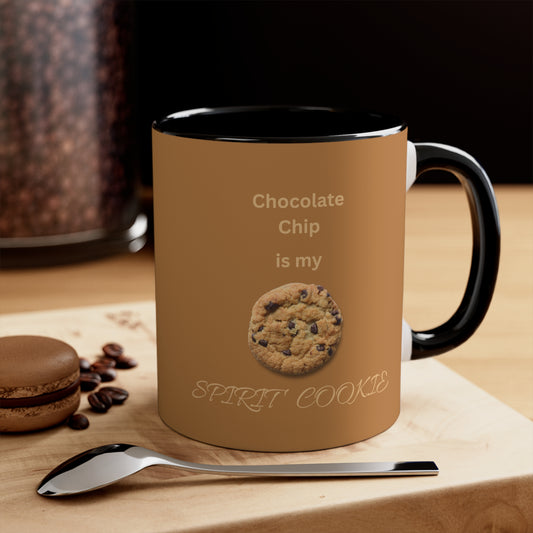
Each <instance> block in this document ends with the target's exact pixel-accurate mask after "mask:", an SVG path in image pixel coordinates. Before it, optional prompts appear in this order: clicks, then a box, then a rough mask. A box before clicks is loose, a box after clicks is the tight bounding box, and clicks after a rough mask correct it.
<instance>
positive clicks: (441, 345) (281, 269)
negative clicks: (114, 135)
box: [153, 106, 500, 451]
mask: <svg viewBox="0 0 533 533" xmlns="http://www.w3.org/2000/svg"><path fill="white" fill-rule="evenodd" d="M153 156H154V158H153V161H154V226H155V268H156V310H157V350H158V354H157V357H158V400H159V413H160V416H161V418H162V420H163V421H164V422H165V423H166V424H167V425H168V426H169V427H170V428H172V429H174V430H175V431H177V432H179V433H181V434H184V435H186V436H188V437H191V438H193V439H196V440H200V441H203V442H207V443H211V444H215V445H219V446H225V447H230V448H238V449H246V450H257V451H304V450H315V449H322V448H330V447H335V446H341V445H345V444H349V443H353V442H357V441H361V440H364V439H367V438H369V437H372V436H373V435H376V434H378V433H380V432H382V431H384V430H385V429H387V428H388V427H390V426H391V425H392V424H393V423H394V421H395V420H396V418H397V417H398V414H399V410H400V366H401V360H402V358H403V359H410V358H420V357H426V356H431V355H437V354H440V353H442V352H445V351H447V350H450V349H452V348H454V347H455V346H458V345H459V344H461V343H462V342H464V341H465V340H466V339H467V338H468V337H470V336H471V335H472V333H473V332H474V331H475V329H476V328H477V327H478V325H479V324H480V322H481V321H482V319H483V317H484V315H485V313H486V311H487V308H488V306H489V303H490V300H491V297H492V294H493V290H494V285H495V281H496V276H497V270H498V263H499V246H500V233H499V221H498V212H497V207H496V202H495V197H494V193H493V190H492V187H491V184H490V181H489V179H488V177H487V175H486V173H485V172H484V170H483V169H482V168H481V166H480V165H479V164H478V163H477V162H476V161H475V160H474V159H473V158H472V157H471V156H469V155H468V154H466V153H465V152H462V151H461V150H458V149H456V148H453V147H450V146H444V145H440V144H430V143H415V144H413V143H411V142H409V141H408V140H407V126H406V124H405V123H404V122H402V121H401V120H398V119H396V118H394V117H389V116H382V115H377V114H371V113H360V112H356V111H350V110H345V109H333V108H322V107H284V106H281V107H278V106H274V107H272V106H266V107H265V106H259V107H257V106H252V107H250V106H248V107H225V108H213V109H207V108H203V109H194V110H190V111H182V112H179V113H175V114H173V115H170V116H168V117H166V118H163V119H162V120H159V121H157V122H155V123H154V125H153ZM428 169H442V170H446V171H449V172H451V173H452V174H454V175H455V176H456V177H457V178H458V179H459V180H460V181H461V183H462V184H463V186H464V189H465V191H466V193H467V196H468V199H469V205H470V211H471V215H472V222H473V253H472V262H471V270H470V276H469V280H468V284H467V287H466V290H465V294H464V297H463V300H462V302H461V303H460V305H459V307H458V309H457V311H456V312H455V313H454V314H453V316H452V317H451V318H450V319H449V320H448V321H447V322H446V323H445V324H443V325H441V326H438V327H436V328H435V329H432V330H429V331H411V330H410V328H409V327H408V326H407V324H406V323H405V322H404V321H403V320H402V295H403V264H404V226H405V193H406V190H407V189H408V188H409V187H410V185H411V184H412V183H413V181H414V180H415V178H416V176H417V175H419V174H421V173H423V172H425V171H426V170H428Z"/></svg>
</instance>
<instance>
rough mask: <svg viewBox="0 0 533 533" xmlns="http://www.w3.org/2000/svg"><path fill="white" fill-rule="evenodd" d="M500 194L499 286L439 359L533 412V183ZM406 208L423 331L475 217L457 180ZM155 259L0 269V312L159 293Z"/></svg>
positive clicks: (410, 267)
mask: <svg viewBox="0 0 533 533" xmlns="http://www.w3.org/2000/svg"><path fill="white" fill-rule="evenodd" d="M495 192H496V198H497V201H498V206H499V210H500V218H501V226H502V255H501V265H500V271H499V277H498V283H497V286H496V293H495V295H494V299H493V301H492V304H491V307H490V309H489V312H488V314H487V316H486V317H485V320H484V321H483V323H482V325H481V326H480V328H479V329H478V331H477V332H476V334H475V335H474V336H473V337H472V338H471V339H470V340H468V341H467V342H466V343H465V344H464V345H463V346H460V347H459V348H457V349H455V350H453V351H452V352H449V353H448V354H444V355H442V356H440V357H439V361H440V362H443V363H445V364H446V365H447V366H449V367H450V368H452V369H454V370H456V371H457V372H459V373H460V374H461V375H463V376H465V377H467V378H468V379H469V380H470V381H472V382H473V383H475V384H477V385H478V386H480V387H481V388H483V389H484V390H486V391H488V392H490V393H491V394H493V395H494V396H496V397H497V398H499V399H500V400H502V401H503V402H505V403H507V404H508V405H510V406H512V407H513V408H514V409H516V410H518V411H519V412H520V413H522V414H524V415H526V416H527V417H529V418H530V419H533V386H532V383H533V326H532V325H533V186H531V185H508V186H505V185H498V186H496V187H495ZM406 213H407V215H406V254H405V297H404V316H405V318H406V319H407V321H408V322H409V323H410V324H411V326H412V327H413V328H415V329H425V328H429V327H434V326H435V325H437V324H439V323H442V322H444V321H445V320H446V319H447V318H449V316H450V315H451V314H452V313H453V311H454V310H455V308H456V307H457V305H458V304H459V301H460V298H461V296H462V291H463V290H464V285H465V283H466V278H467V274H468V266H469V261H470V251H471V243H470V241H471V232H470V218H469V214H468V207H467V201H466V197H465V195H464V193H463V191H462V190H461V188H460V187H458V186H457V187H456V186H451V185H446V186H436V185H415V186H414V187H413V188H412V189H411V190H410V191H409V194H408V195H407V211H406ZM0 260H1V256H0ZM153 267H154V260H153V253H152V250H151V249H150V248H149V247H148V248H146V249H145V250H143V251H141V252H140V253H137V254H133V255H119V256H114V257H110V258H106V259H101V260H98V261H91V262H87V263H81V264H75V265H67V266H62V267H52V268H42V269H25V270H7V271H6V270H0V295H1V298H0V314H2V313H4V314H5V313H16V312H22V311H36V310H45V309H61V308H67V307H80V306H84V305H99V304H106V303H117V302H128V301H141V300H149V299H153V298H154V271H153ZM0 334H1V321H0Z"/></svg>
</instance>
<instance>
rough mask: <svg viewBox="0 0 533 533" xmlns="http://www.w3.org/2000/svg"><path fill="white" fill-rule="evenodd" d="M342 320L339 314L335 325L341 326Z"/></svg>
mask: <svg viewBox="0 0 533 533" xmlns="http://www.w3.org/2000/svg"><path fill="white" fill-rule="evenodd" d="M341 322H342V318H341V317H340V316H338V317H337V319H336V320H335V325H336V326H340V324H341Z"/></svg>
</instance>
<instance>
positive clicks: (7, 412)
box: [0, 335, 80, 432]
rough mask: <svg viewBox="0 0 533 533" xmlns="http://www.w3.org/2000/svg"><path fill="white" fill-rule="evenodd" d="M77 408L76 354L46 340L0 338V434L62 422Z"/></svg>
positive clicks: (22, 337)
mask: <svg viewBox="0 0 533 533" xmlns="http://www.w3.org/2000/svg"><path fill="white" fill-rule="evenodd" d="M79 404H80V364H79V358H78V354H77V353H76V351H75V350H74V348H72V346H69V345H68V344H66V343H65V342H62V341H60V340H57V339H52V338H50V337H39V336H33V335H19V336H11V337H0V432H19V431H34V430H37V429H44V428H47V427H50V426H55V425H56V424H59V423H61V422H63V421H64V420H66V419H67V418H68V417H69V416H70V415H71V414H72V413H74V412H75V411H76V409H77V408H78V406H79Z"/></svg>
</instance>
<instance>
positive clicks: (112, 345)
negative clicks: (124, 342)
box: [102, 342, 124, 358]
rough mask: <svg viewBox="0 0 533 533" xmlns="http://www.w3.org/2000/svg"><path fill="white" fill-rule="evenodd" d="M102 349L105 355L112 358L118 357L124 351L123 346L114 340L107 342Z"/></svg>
mask: <svg viewBox="0 0 533 533" xmlns="http://www.w3.org/2000/svg"><path fill="white" fill-rule="evenodd" d="M102 350H103V352H104V353H105V354H106V355H107V356H109V357H113V358H116V357H119V356H120V355H122V354H123V353H124V348H123V347H122V346H121V345H120V344H118V343H116V342H109V343H107V344H106V345H105V346H103V347H102Z"/></svg>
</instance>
